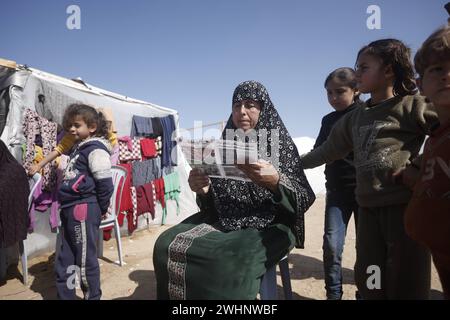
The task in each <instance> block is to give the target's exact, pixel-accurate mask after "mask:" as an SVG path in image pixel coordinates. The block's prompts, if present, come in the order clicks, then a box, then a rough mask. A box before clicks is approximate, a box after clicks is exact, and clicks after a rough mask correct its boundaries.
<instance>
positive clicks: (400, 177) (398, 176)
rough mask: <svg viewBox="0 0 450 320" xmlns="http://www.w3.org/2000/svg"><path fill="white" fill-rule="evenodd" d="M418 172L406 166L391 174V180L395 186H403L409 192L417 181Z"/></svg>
mask: <svg viewBox="0 0 450 320" xmlns="http://www.w3.org/2000/svg"><path fill="white" fill-rule="evenodd" d="M419 175H420V170H419V169H417V168H415V167H413V166H406V167H405V168H401V169H399V170H397V171H396V172H394V173H393V174H392V180H393V182H394V183H395V184H404V185H405V186H407V187H408V188H410V189H411V190H412V189H413V188H414V186H415V185H416V182H417V181H418V180H419Z"/></svg>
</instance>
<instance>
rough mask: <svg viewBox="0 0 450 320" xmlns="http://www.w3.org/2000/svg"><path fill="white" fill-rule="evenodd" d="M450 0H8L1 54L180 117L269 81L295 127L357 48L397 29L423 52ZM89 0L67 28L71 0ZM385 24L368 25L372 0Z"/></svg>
mask: <svg viewBox="0 0 450 320" xmlns="http://www.w3.org/2000/svg"><path fill="white" fill-rule="evenodd" d="M445 3H446V0H389V1H381V0H371V1H365V0H341V1H332V0H314V1H313V0H311V1H310V0H304V1H303V0H279V1H275V0H157V1H156V0H148V1H144V0H141V1H138V0H128V1H123V0H117V1H105V0H90V1H75V0H73V1H66V0H53V1H50V0H45V1H44V0H42V1H31V0H27V1H25V0H15V1H4V3H2V19H0V29H1V30H2V39H1V42H0V57H3V58H7V59H11V60H15V61H17V62H18V63H21V64H28V65H29V66H32V67H34V68H38V69H41V70H44V71H47V72H51V73H55V74H57V75H60V76H64V77H68V78H74V77H78V76H79V77H82V78H83V79H84V80H85V81H87V82H89V83H91V84H93V85H95V86H98V87H101V88H104V89H107V90H111V91H114V92H117V93H121V94H124V95H127V96H130V97H134V98H138V99H142V100H146V101H149V102H153V103H156V104H159V105H162V106H165V107H169V108H174V109H177V110H178V111H179V113H180V125H181V126H182V127H184V128H189V127H192V126H193V124H194V121H195V120H201V121H203V122H204V123H210V122H216V121H220V120H225V119H227V118H228V116H229V114H230V110H231V97H232V93H233V90H234V88H235V87H236V85H237V84H238V83H239V82H241V81H244V80H250V79H252V80H258V81H260V82H262V83H263V84H264V85H265V86H266V87H267V89H268V91H269V94H270V96H271V98H272V101H273V102H274V104H275V106H276V107H277V109H278V111H279V113H280V115H281V116H282V119H283V121H284V122H285V124H286V126H287V128H288V130H289V132H290V133H291V135H292V136H294V137H298V136H309V137H316V135H317V133H318V131H319V127H320V121H321V118H322V117H323V116H324V115H325V114H327V113H328V112H330V111H331V107H330V106H329V105H328V102H327V100H326V95H325V90H324V88H323V81H324V79H325V77H326V76H327V75H328V73H329V72H331V71H332V70H334V69H335V68H338V67H341V66H351V67H352V66H354V63H355V56H356V53H357V51H358V50H359V48H361V47H362V46H363V45H365V44H367V43H369V42H370V41H373V40H376V39H380V38H386V37H393V38H398V39H400V40H402V41H404V42H405V43H406V44H408V45H409V46H410V47H411V48H412V49H413V51H414V52H415V51H416V50H417V48H418V47H419V46H420V44H421V43H422V42H423V41H424V40H425V38H426V37H427V36H428V35H429V34H430V33H431V32H432V31H433V30H435V29H436V28H437V27H439V26H440V25H442V24H444V23H446V19H447V13H446V12H445V10H444V9H443V6H444V4H445ZM72 4H76V5H78V6H79V7H80V9H81V30H69V29H68V28H67V27H66V20H67V18H68V17H69V14H67V13H66V8H67V7H68V6H69V5H72ZM372 4H373V5H378V6H379V7H380V10H381V29H380V30H369V29H368V28H367V26H366V20H367V18H368V17H369V16H370V14H368V13H367V12H366V10H367V8H368V6H369V5H372Z"/></svg>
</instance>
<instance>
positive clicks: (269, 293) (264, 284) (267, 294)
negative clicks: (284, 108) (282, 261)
mask: <svg viewBox="0 0 450 320" xmlns="http://www.w3.org/2000/svg"><path fill="white" fill-rule="evenodd" d="M259 295H260V298H261V300H277V270H276V265H275V266H273V267H272V268H270V269H269V270H267V271H266V273H265V274H264V276H263V277H262V280H261V287H260V289H259Z"/></svg>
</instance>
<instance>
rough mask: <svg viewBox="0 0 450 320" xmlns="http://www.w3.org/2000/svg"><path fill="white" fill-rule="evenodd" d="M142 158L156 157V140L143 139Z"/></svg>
mask: <svg viewBox="0 0 450 320" xmlns="http://www.w3.org/2000/svg"><path fill="white" fill-rule="evenodd" d="M140 142H141V151H142V160H146V159H151V158H155V157H156V156H157V155H158V153H157V151H156V140H155V139H150V138H143V139H141V141H140Z"/></svg>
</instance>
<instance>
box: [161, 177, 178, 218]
mask: <svg viewBox="0 0 450 320" xmlns="http://www.w3.org/2000/svg"><path fill="white" fill-rule="evenodd" d="M163 179H164V201H165V203H167V201H168V200H175V201H176V203H177V215H179V214H180V205H179V199H180V193H181V186H180V178H179V176H178V172H173V173H171V174H168V175H166V176H164V178H163Z"/></svg>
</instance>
